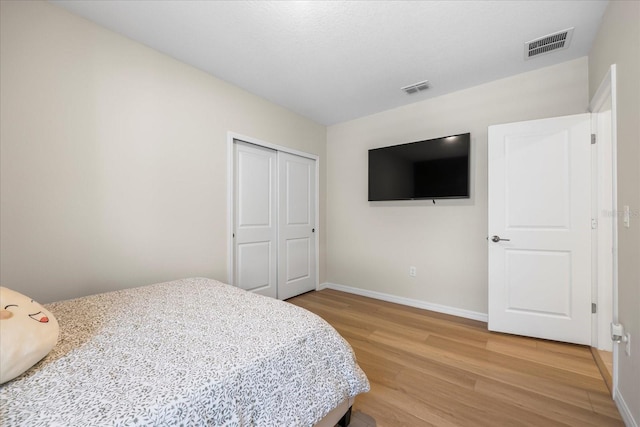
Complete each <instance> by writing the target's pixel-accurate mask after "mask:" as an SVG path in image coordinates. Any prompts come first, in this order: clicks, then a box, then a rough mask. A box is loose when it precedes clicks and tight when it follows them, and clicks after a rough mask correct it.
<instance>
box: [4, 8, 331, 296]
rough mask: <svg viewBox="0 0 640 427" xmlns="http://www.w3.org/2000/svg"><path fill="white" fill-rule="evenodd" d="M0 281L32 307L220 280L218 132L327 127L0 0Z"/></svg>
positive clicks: (68, 20)
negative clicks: (168, 283)
mask: <svg viewBox="0 0 640 427" xmlns="http://www.w3.org/2000/svg"><path fill="white" fill-rule="evenodd" d="M0 3H1V8H2V9H1V13H0V14H1V22H0V27H1V34H0V41H1V45H0V49H1V51H0V53H1V58H0V59H1V60H0V66H1V68H0V76H1V77H0V78H1V80H0V85H1V88H2V90H1V92H0V94H1V95H0V107H1V116H0V123H1V131H0V132H1V133H0V150H1V167H0V171H1V172H0V173H1V176H0V185H1V188H0V195H1V211H0V220H1V222H0V231H1V233H0V283H2V285H3V286H7V287H10V288H13V289H15V290H17V291H20V292H23V293H26V294H27V295H30V296H32V297H33V298H35V299H37V300H39V301H40V302H48V301H52V300H58V299H64V298H70V297H75V296H81V295H86V294H91V293H95V292H101V291H106V290H111V289H118V288H125V287H131V286H138V285H143V284H148V283H153V282H157V281H163V280H170V279H175V278H181V277H189V276H196V275H199V276H207V277H212V278H217V279H221V280H226V278H227V235H226V227H227V222H226V220H227V217H226V215H227V203H226V201H227V169H226V168H227V165H226V161H227V152H226V150H227V145H226V144H227V131H233V132H237V133H239V134H242V135H247V136H251V137H254V138H257V139H261V140H264V141H267V142H270V143H273V144H279V145H284V146H288V147H291V148H294V149H297V150H301V151H306V152H309V153H312V154H316V155H318V156H320V166H321V169H320V178H321V179H320V182H321V184H320V227H319V228H320V230H319V232H320V235H319V238H320V264H321V265H320V278H321V280H323V281H324V244H325V237H324V236H325V235H324V227H323V225H324V213H325V208H324V200H325V196H324V194H325V188H324V187H325V186H324V183H325V171H326V169H325V165H326V162H325V159H324V156H325V147H326V128H325V127H324V126H321V125H318V124H315V123H313V122H311V121H310V120H307V119H305V118H302V117H300V116H297V115H295V114H293V113H291V112H289V111H287V110H284V109H283V108H280V107H278V106H275V105H273V104H271V103H269V102H267V101H265V100H264V99H262V98H259V97H257V96H255V95H252V94H250V93H247V92H245V91H243V90H240V89H238V88H237V87H234V86H232V85H229V84H227V83H225V82H223V81H221V80H218V79H216V78H214V77H212V76H210V75H208V74H206V73H204V72H201V71H199V70H197V69H195V68H193V67H190V66H187V65H185V64H182V63H180V62H178V61H176V60H174V59H172V58H170V57H168V56H166V55H163V54H160V53H158V52H156V51H154V50H152V49H149V48H147V47H145V46H143V45H141V44H139V43H136V42H133V41H131V40H129V39H126V38H124V37H122V36H119V35H117V34H115V33H113V32H110V31H108V30H105V29H102V28H101V27H98V26H97V25H95V24H93V23H91V22H89V21H86V20H84V19H82V18H79V17H77V16H75V15H72V14H70V13H69V12H67V11H65V10H64V9H61V8H58V7H56V6H53V5H51V4H48V3H44V2H4V1H3V2H0Z"/></svg>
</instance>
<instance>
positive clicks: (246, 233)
mask: <svg viewBox="0 0 640 427" xmlns="http://www.w3.org/2000/svg"><path fill="white" fill-rule="evenodd" d="M233 145H234V244H233V250H234V254H233V258H234V265H233V268H234V278H235V280H234V282H235V283H234V284H235V285H236V286H238V287H240V288H242V289H245V290H248V291H252V292H255V293H258V294H262V295H266V296H270V297H273V298H275V297H276V296H277V249H278V248H277V228H278V224H277V151H275V150H271V149H268V148H265V147H260V146H257V145H253V144H248V143H245V142H241V141H237V140H236V141H234V144H233Z"/></svg>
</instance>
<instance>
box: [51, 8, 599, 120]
mask: <svg viewBox="0 0 640 427" xmlns="http://www.w3.org/2000/svg"><path fill="white" fill-rule="evenodd" d="M51 2H52V3H54V4H56V5H59V6H61V7H64V8H66V9H67V10H69V11H71V12H73V13H76V14H78V15H81V16H83V17H85V18H87V19H90V20H92V21H94V22H96V23H98V24H99V25H102V26H104V27H106V28H108V29H111V30H113V31H115V32H118V33H120V34H123V35H125V36H127V37H129V38H131V39H133V40H137V41H139V42H141V43H143V44H145V45H147V46H150V47H152V48H154V49H156V50H158V51H160V52H163V53H166V54H167V55H170V56H172V57H174V58H176V59H178V60H180V61H183V62H186V63H188V64H191V65H193V66H195V67H197V68H200V69H202V70H204V71H206V72H208V73H210V74H212V75H214V76H216V77H218V78H221V79H223V80H225V81H227V82H230V83H233V84H235V85H237V86H239V87H241V88H243V89H246V90H247V91H249V92H252V93H254V94H257V95H259V96H262V97H264V98H266V99H268V100H270V101H272V102H274V103H276V104H279V105H281V106H283V107H285V108H288V109H290V110H292V111H294V112H297V113H298V114H301V115H303V116H306V117H308V118H310V119H312V120H314V121H316V122H318V123H321V124H325V125H331V124H335V123H339V122H342V121H346V120H350V119H353V118H357V117H361V116H365V115H369V114H372V113H376V112H380V111H384V110H387V109H391V108H395V107H398V106H401V105H405V104H409V103H412V102H416V101H421V100H424V99H427V98H431V97H434V96H439V95H443V94H445V93H449V92H453V91H456V90H460V89H464V88H467V87H471V86H475V85H478V84H481V83H484V82H488V81H492V80H496V79H499V78H502V77H506V76H510V75H514V74H518V73H522V72H526V71H530V70H533V69H537V68H541V67H545V66H549V65H552V64H556V63H560V62H564V61H568V60H571V59H574V58H579V57H582V56H585V55H587V54H588V53H589V50H590V48H591V44H592V43H593V40H594V38H595V35H596V32H597V30H598V27H599V24H600V21H601V18H602V15H603V13H604V10H605V8H606V5H607V2H606V1H591V0H590V1H580V0H571V1H548V2H547V1H406V2H405V1H299V2H294V1H168V0H163V1H150V0H144V1H135V0H130V1H104V0H100V1H88V0H85V1H75V0H73V1H57V0H54V1H51ZM569 27H575V31H574V34H573V40H572V42H571V45H570V47H569V48H568V49H566V50H560V51H556V52H553V53H549V54H546V55H541V56H539V57H537V58H535V59H530V60H525V59H524V53H523V51H524V49H523V46H524V42H526V41H529V40H531V39H534V38H538V37H541V36H544V35H547V34H549V33H552V32H556V31H559V30H563V29H566V28H569ZM421 80H429V82H430V89H428V90H426V91H423V92H419V93H417V94H414V95H407V94H405V93H404V92H403V91H401V90H400V88H401V87H403V86H407V85H409V84H412V83H416V82H419V81H421Z"/></svg>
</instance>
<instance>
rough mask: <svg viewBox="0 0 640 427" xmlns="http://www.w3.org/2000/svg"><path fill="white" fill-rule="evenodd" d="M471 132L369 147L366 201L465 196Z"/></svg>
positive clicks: (459, 197)
mask: <svg viewBox="0 0 640 427" xmlns="http://www.w3.org/2000/svg"><path fill="white" fill-rule="evenodd" d="M470 141H471V134H469V133H465V134H460V135H451V136H446V137H442V138H436V139H429V140H425V141H418V142H411V143H408V144H401V145H393V146H391V147H383V148H375V149H373V150H369V201H370V202H373V201H383V200H416V199H465V198H469V151H470Z"/></svg>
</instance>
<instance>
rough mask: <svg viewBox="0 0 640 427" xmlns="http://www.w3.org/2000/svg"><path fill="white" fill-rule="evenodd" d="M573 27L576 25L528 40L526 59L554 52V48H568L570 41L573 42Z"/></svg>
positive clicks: (525, 46) (525, 51) (525, 48)
mask: <svg viewBox="0 0 640 427" xmlns="http://www.w3.org/2000/svg"><path fill="white" fill-rule="evenodd" d="M573 28H574V27H571V28H568V29H566V30H562V31H558V32H557V33H553V34H549V35H546V36H543V37H540V38H537V39H535V40H531V41H528V42H526V43H525V44H524V59H530V58H533V57H534V56H538V55H542V54H545V53H549V52H553V51H554V50H560V49H566V48H568V47H569V43H571V36H573Z"/></svg>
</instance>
